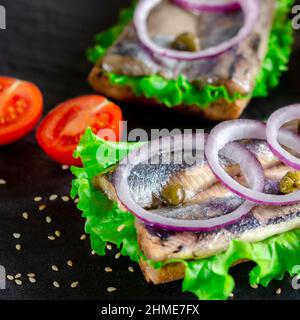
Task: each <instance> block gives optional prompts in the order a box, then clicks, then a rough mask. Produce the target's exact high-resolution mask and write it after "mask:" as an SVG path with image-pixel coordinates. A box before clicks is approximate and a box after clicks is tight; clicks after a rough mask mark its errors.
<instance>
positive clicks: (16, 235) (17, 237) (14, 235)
mask: <svg viewBox="0 0 300 320" xmlns="http://www.w3.org/2000/svg"><path fill="white" fill-rule="evenodd" d="M13 237H14V238H15V239H20V238H21V234H20V233H13Z"/></svg>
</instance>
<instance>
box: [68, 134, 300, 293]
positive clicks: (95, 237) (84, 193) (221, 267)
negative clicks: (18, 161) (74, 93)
mask: <svg viewBox="0 0 300 320" xmlns="http://www.w3.org/2000/svg"><path fill="white" fill-rule="evenodd" d="M139 145H140V144H139V143H138V144H136V143H133V144H127V143H112V142H106V141H104V140H102V139H100V138H98V137H97V136H95V135H94V134H93V133H92V131H91V130H90V129H88V130H87V131H86V133H85V135H84V136H83V138H82V139H81V141H80V144H79V146H78V148H77V151H76V156H77V157H80V158H81V160H82V162H83V168H76V167H72V168H71V170H72V172H73V174H74V175H75V179H74V180H73V182H72V191H71V196H72V198H73V199H74V198H75V197H77V196H78V197H79V202H78V205H77V206H78V208H79V209H80V210H81V211H82V212H83V217H85V219H86V224H85V230H86V232H87V233H88V234H90V238H91V245H92V249H93V250H94V251H95V252H96V253H97V254H99V255H104V254H105V245H106V243H107V242H110V243H114V244H115V245H116V246H117V247H118V248H121V253H122V254H123V255H124V256H129V257H130V258H131V259H132V260H133V261H136V262H137V261H138V260H139V259H140V258H145V257H144V255H143V254H142V252H141V251H140V249H139V246H138V242H137V234H136V229H135V227H134V220H135V219H134V216H133V215H132V214H131V213H129V212H126V211H122V210H121V209H120V208H119V207H118V204H117V203H115V202H113V201H110V200H109V199H108V198H107V197H106V196H105V195H104V194H103V193H101V192H100V191H99V190H96V189H95V188H94V187H93V184H92V179H93V177H94V176H95V175H97V174H99V173H101V172H103V171H104V170H105V169H107V168H108V167H110V166H111V165H114V164H116V163H117V162H118V161H120V160H121V159H123V157H124V156H126V154H128V152H130V151H131V150H132V149H134V148H136V147H138V146H139ZM103 150H107V152H106V153H105V154H104V155H105V156H103ZM121 225H124V228H123V230H122V231H117V229H118V228H119V226H121ZM241 259H248V260H251V261H253V262H255V263H256V266H255V267H254V268H253V269H252V271H251V272H250V283H251V284H252V285H254V284H261V285H263V286H267V285H268V284H269V282H270V281H271V280H273V279H282V277H283V275H284V274H285V273H286V272H288V273H289V274H290V275H294V274H295V272H296V271H295V270H293V267H294V266H296V265H300V230H295V231H291V232H287V233H284V234H281V235H277V236H274V237H272V238H269V239H266V240H264V241H261V242H257V243H247V242H243V241H238V240H235V241H232V243H231V245H230V246H229V248H228V249H227V251H226V252H224V253H222V254H218V255H215V256H213V257H211V258H209V259H203V260H194V261H185V260H176V261H175V260H174V261H166V262H165V263H155V262H153V261H149V260H147V261H148V262H149V263H151V265H152V266H153V267H155V268H160V267H162V266H163V265H164V264H167V263H173V262H181V263H183V264H184V265H185V267H186V272H185V278H184V280H183V290H184V291H190V292H193V293H194V294H195V295H196V296H197V297H198V298H199V299H227V298H228V296H229V295H230V293H231V292H232V291H233V289H234V279H233V278H232V276H231V275H230V274H229V269H230V267H231V265H233V264H234V263H235V262H237V261H239V260H241Z"/></svg>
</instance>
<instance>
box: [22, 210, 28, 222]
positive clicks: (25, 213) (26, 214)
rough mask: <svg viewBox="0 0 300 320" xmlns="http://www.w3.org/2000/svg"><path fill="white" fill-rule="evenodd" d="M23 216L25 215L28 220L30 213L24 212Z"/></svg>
mask: <svg viewBox="0 0 300 320" xmlns="http://www.w3.org/2000/svg"><path fill="white" fill-rule="evenodd" d="M22 217H23V218H24V219H25V220H28V218H29V214H28V213H27V212H23V213H22Z"/></svg>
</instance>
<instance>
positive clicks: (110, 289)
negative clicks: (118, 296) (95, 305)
mask: <svg viewBox="0 0 300 320" xmlns="http://www.w3.org/2000/svg"><path fill="white" fill-rule="evenodd" d="M116 290H117V289H116V288H115V287H108V288H107V292H114V291H116Z"/></svg>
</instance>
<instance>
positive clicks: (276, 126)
mask: <svg viewBox="0 0 300 320" xmlns="http://www.w3.org/2000/svg"><path fill="white" fill-rule="evenodd" d="M299 119H300V104H295V105H291V106H288V107H285V108H281V109H279V110H277V111H275V112H274V113H273V114H272V115H271V116H270V118H269V120H268V122H267V140H268V143H269V145H270V148H271V150H272V151H273V152H274V154H275V155H276V156H277V157H278V158H279V159H280V160H281V161H282V162H283V163H285V164H286V165H288V166H290V167H292V168H294V169H297V170H300V159H299V158H296V157H295V156H293V155H292V154H290V153H289V152H288V151H286V150H285V149H284V148H283V147H282V146H281V145H280V144H279V141H278V140H279V131H280V129H281V128H282V126H283V125H285V124H286V123H287V122H290V121H292V120H299ZM299 140H300V136H299V135H297V134H294V135H293V136H292V135H291V136H290V141H285V142H282V141H280V142H281V143H282V144H283V145H285V146H288V147H290V148H291V149H292V150H294V151H297V152H298V153H300V146H299ZM286 143H289V145H287V144H286Z"/></svg>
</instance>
